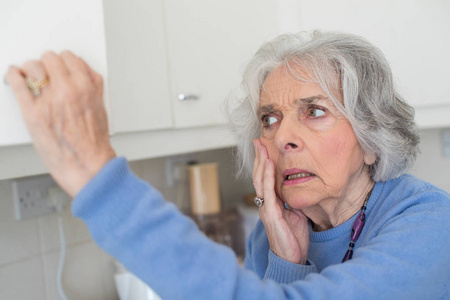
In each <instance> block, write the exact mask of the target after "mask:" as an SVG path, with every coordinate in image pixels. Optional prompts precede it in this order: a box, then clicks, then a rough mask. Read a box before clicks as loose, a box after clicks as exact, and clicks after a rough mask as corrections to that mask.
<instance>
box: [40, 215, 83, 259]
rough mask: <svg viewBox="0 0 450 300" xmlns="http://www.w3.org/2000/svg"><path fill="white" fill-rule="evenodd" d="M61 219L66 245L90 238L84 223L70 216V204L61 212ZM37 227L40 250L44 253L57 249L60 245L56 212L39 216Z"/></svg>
mask: <svg viewBox="0 0 450 300" xmlns="http://www.w3.org/2000/svg"><path fill="white" fill-rule="evenodd" d="M62 221H63V222H62V225H63V228H64V233H65V237H66V238H65V240H66V244H67V245H68V246H71V245H73V244H77V243H81V242H88V241H90V240H91V236H90V234H89V231H88V229H87V226H86V224H84V222H83V221H81V220H80V219H78V218H74V217H73V216H72V213H71V211H70V206H68V207H66V208H65V210H64V212H63V213H62ZM38 228H39V234H40V239H41V250H42V252H43V253H46V252H49V251H56V250H58V249H59V247H60V241H59V226H58V214H49V215H46V216H42V217H40V218H39V219H38Z"/></svg>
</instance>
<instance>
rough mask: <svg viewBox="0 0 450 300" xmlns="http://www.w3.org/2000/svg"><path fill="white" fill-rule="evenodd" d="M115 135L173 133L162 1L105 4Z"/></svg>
mask: <svg viewBox="0 0 450 300" xmlns="http://www.w3.org/2000/svg"><path fill="white" fill-rule="evenodd" d="M104 10H105V29H106V44H107V52H108V57H107V59H108V70H109V72H108V73H109V82H110V89H109V92H110V98H111V116H112V118H111V125H112V131H113V132H114V133H118V132H133V131H144V130H151V129H162V128H170V127H172V125H173V124H172V112H171V104H170V101H169V83H168V76H167V57H166V47H165V40H164V26H163V6H162V0H145V1H144V0H130V1H123V0H105V1H104Z"/></svg>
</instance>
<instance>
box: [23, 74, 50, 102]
mask: <svg viewBox="0 0 450 300" xmlns="http://www.w3.org/2000/svg"><path fill="white" fill-rule="evenodd" d="M49 82H50V81H49V80H48V78H44V79H42V80H33V79H31V78H27V84H28V88H29V89H30V91H31V92H32V93H33V95H34V96H35V97H37V96H39V95H40V94H41V89H42V88H44V87H45V86H46V85H47V84H49Z"/></svg>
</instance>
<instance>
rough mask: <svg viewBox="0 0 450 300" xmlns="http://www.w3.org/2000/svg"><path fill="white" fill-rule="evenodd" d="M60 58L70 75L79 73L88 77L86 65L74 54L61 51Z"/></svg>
mask: <svg viewBox="0 0 450 300" xmlns="http://www.w3.org/2000/svg"><path fill="white" fill-rule="evenodd" d="M60 56H61V59H62V61H63V62H64V64H65V65H66V67H67V70H68V72H69V73H70V74H76V73H81V74H83V75H85V76H90V74H89V71H88V69H87V66H86V64H84V63H83V61H82V60H81V59H80V58H79V57H77V56H76V55H75V54H73V53H72V52H70V51H63V52H61V55H60Z"/></svg>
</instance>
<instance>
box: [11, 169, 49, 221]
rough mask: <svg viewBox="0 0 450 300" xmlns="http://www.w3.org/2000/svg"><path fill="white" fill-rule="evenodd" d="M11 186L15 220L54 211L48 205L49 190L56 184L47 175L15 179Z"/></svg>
mask: <svg viewBox="0 0 450 300" xmlns="http://www.w3.org/2000/svg"><path fill="white" fill-rule="evenodd" d="M12 184H13V195H14V206H15V213H16V220H24V219H29V218H34V217H37V216H40V215H44V214H48V213H53V212H54V211H55V206H54V205H53V204H52V203H49V189H50V188H52V187H55V186H56V183H55V181H54V180H53V179H52V178H51V177H50V176H49V175H41V176H33V177H28V178H23V179H16V180H14V181H13V183H12Z"/></svg>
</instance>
